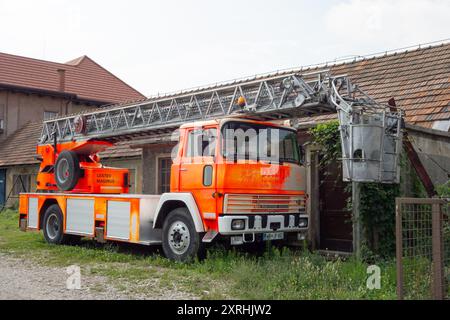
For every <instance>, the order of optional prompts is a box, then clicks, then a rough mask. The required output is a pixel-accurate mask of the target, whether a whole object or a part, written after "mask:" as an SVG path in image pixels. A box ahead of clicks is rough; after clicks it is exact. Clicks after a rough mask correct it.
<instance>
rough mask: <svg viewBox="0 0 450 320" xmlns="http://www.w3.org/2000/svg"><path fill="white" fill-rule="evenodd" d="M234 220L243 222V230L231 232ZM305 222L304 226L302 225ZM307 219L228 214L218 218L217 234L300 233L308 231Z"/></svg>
mask: <svg viewBox="0 0 450 320" xmlns="http://www.w3.org/2000/svg"><path fill="white" fill-rule="evenodd" d="M236 219H242V220H244V221H245V228H244V229H241V230H233V229H232V228H231V222H232V221H233V220H236ZM305 221H306V225H304V223H305ZM308 225H309V219H308V215H305V214H284V215H280V214H277V215H270V214H265V215H239V214H232V215H231V214H229V215H222V216H220V217H219V234H222V235H242V234H252V233H253V234H255V233H266V232H275V231H276V232H301V231H306V230H308Z"/></svg>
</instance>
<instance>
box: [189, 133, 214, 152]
mask: <svg viewBox="0 0 450 320" xmlns="http://www.w3.org/2000/svg"><path fill="white" fill-rule="evenodd" d="M216 142H217V130H216V129H215V128H212V129H200V130H199V129H194V130H191V131H189V133H188V142H187V150H186V157H212V156H214V155H215V152H216Z"/></svg>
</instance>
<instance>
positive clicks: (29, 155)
mask: <svg viewBox="0 0 450 320" xmlns="http://www.w3.org/2000/svg"><path fill="white" fill-rule="evenodd" d="M41 130H42V123H41V122H28V123H27V124H25V125H24V126H23V127H22V128H20V129H19V130H17V131H15V132H14V133H13V134H12V135H10V136H9V137H8V138H7V139H5V140H3V141H2V142H0V167H2V166H3V167H4V166H15V165H27V164H37V163H39V162H38V161H37V160H36V159H35V158H34V156H35V155H36V144H37V141H38V139H39V136H40V134H41ZM140 155H141V149H131V148H130V147H129V146H128V144H127V142H125V141H124V142H121V143H118V144H116V145H115V146H114V147H111V148H108V149H107V150H106V151H104V152H102V153H101V154H100V156H101V157H102V158H122V157H133V156H140Z"/></svg>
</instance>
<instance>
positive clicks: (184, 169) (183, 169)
mask: <svg viewBox="0 0 450 320" xmlns="http://www.w3.org/2000/svg"><path fill="white" fill-rule="evenodd" d="M180 171H188V169H187V168H180Z"/></svg>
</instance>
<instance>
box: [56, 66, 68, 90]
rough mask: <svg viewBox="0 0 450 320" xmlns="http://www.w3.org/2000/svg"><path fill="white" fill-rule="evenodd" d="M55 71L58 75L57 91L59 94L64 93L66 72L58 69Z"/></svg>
mask: <svg viewBox="0 0 450 320" xmlns="http://www.w3.org/2000/svg"><path fill="white" fill-rule="evenodd" d="M56 71H58V75H59V87H58V90H59V91H60V92H64V91H66V70H64V69H58V70H56Z"/></svg>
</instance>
